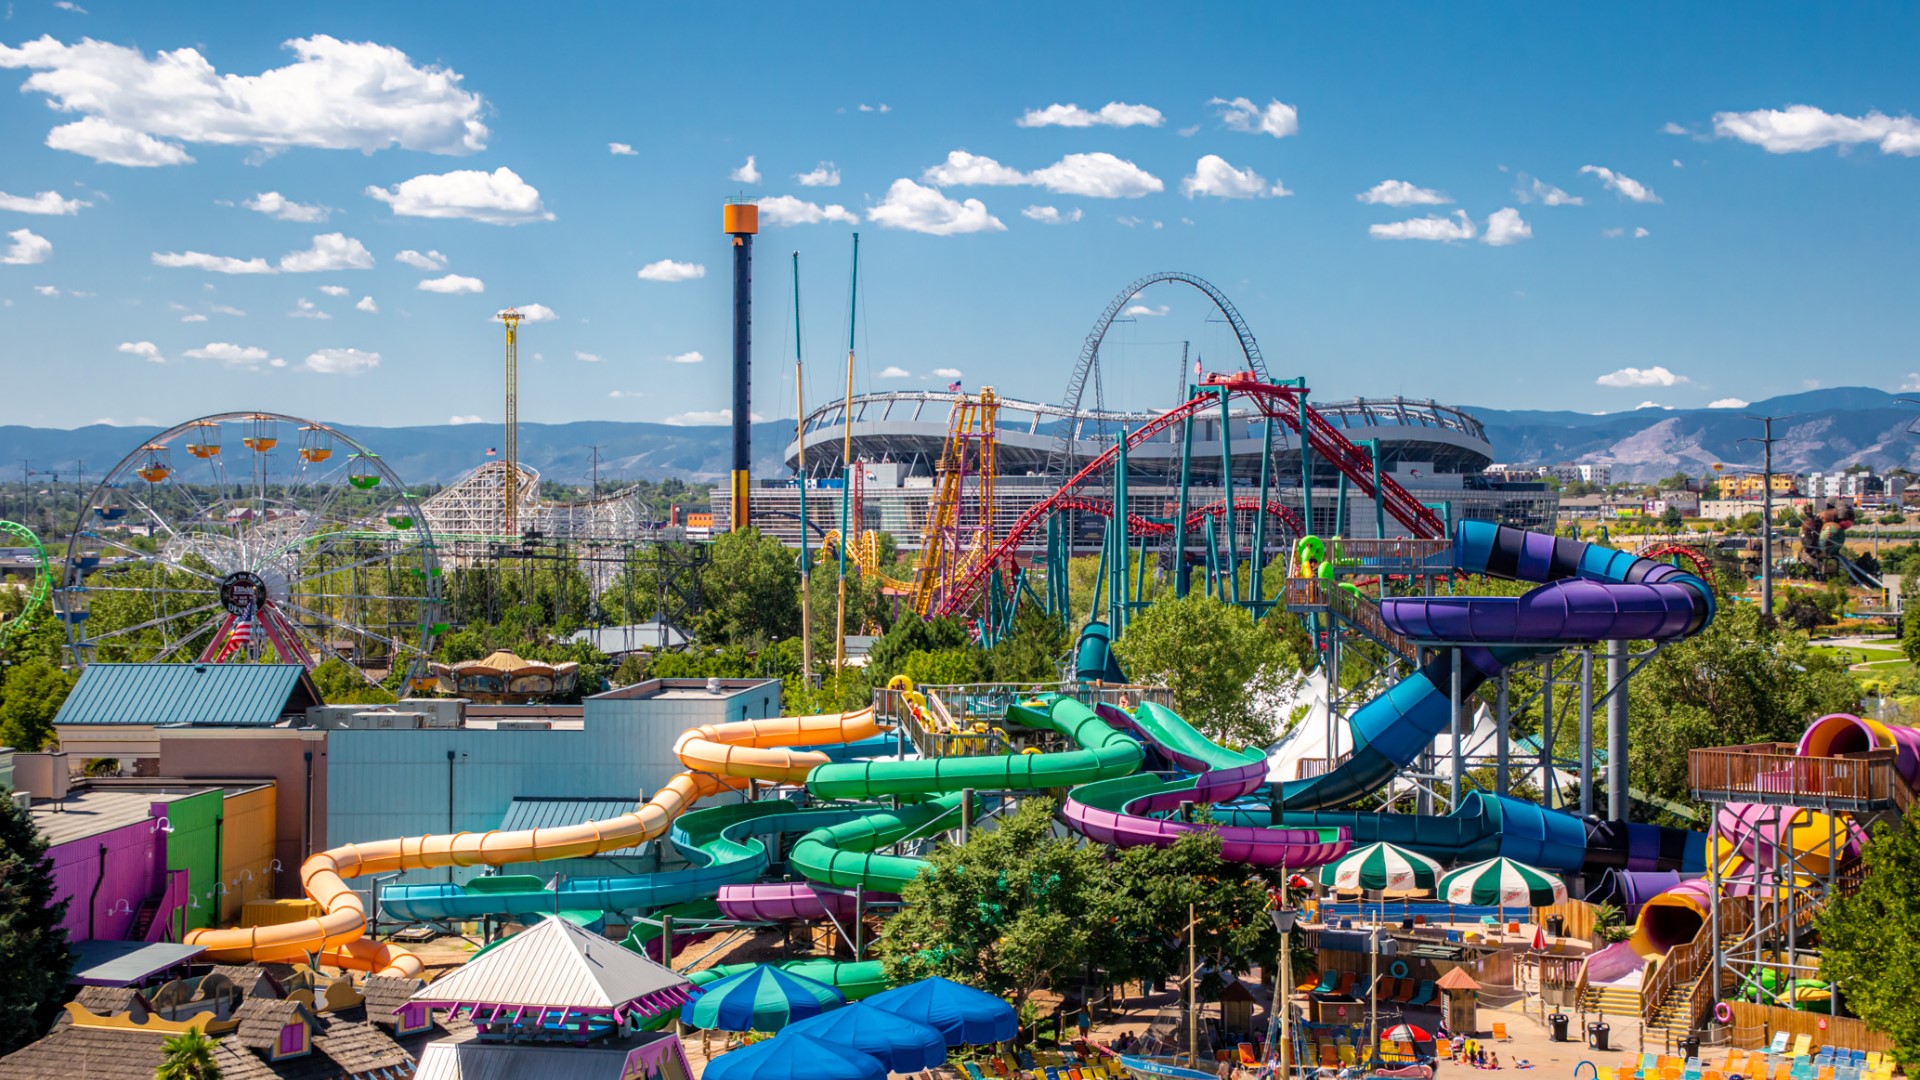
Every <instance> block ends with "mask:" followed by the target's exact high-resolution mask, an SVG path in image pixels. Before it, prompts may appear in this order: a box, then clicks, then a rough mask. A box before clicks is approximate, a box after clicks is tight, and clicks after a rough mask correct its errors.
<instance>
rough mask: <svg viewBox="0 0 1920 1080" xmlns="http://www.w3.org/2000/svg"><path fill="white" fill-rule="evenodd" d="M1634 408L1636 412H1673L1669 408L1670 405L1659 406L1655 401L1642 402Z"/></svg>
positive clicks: (1670, 407) (1671, 407)
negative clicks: (1654, 410)
mask: <svg viewBox="0 0 1920 1080" xmlns="http://www.w3.org/2000/svg"><path fill="white" fill-rule="evenodd" d="M1634 408H1635V409H1636V410H1638V409H1666V410H1667V411H1669V412H1671V411H1673V406H1671V405H1662V404H1660V403H1659V402H1657V401H1643V402H1641V403H1640V404H1638V405H1635V406H1634Z"/></svg>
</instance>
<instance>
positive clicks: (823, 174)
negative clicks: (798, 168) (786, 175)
mask: <svg viewBox="0 0 1920 1080" xmlns="http://www.w3.org/2000/svg"><path fill="white" fill-rule="evenodd" d="M793 178H794V179H795V180H797V181H799V182H800V186H801V187H839V186H840V170H839V169H837V168H835V167H834V164H833V162H831V161H823V162H821V163H820V164H818V165H815V166H814V167H813V171H812V172H803V173H795V174H793Z"/></svg>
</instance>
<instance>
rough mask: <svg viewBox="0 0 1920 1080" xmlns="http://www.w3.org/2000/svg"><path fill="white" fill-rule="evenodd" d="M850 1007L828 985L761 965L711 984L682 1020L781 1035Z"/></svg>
mask: <svg viewBox="0 0 1920 1080" xmlns="http://www.w3.org/2000/svg"><path fill="white" fill-rule="evenodd" d="M846 1003H847V999H846V998H844V997H842V996H841V994H840V991H838V990H836V989H834V988H833V987H831V986H828V985H827V984H826V983H823V982H816V981H815V980H813V979H809V978H807V977H806V976H804V975H795V974H793V973H792V972H788V971H782V970H780V969H779V968H777V967H773V966H771V965H768V964H761V965H758V966H756V967H753V968H749V969H747V970H746V971H742V972H740V973H739V974H738V975H729V976H727V977H726V978H724V979H721V980H720V981H719V982H716V983H712V984H710V985H708V986H707V987H706V988H705V989H704V990H702V991H701V992H700V996H699V997H698V998H696V999H695V1000H694V1002H693V1004H691V1005H688V1006H687V1007H686V1008H684V1009H682V1010H681V1013H680V1018H681V1019H682V1020H684V1021H685V1022H686V1023H688V1024H691V1025H693V1026H694V1027H697V1028H707V1029H709V1030H713V1031H779V1030H780V1029H782V1028H784V1027H786V1026H787V1025H788V1024H791V1023H793V1022H794V1021H796V1020H805V1019H806V1018H808V1017H810V1016H818V1015H819V1014H821V1013H823V1012H826V1011H827V1010H829V1009H837V1008H839V1007H840V1006H842V1005H845V1004H846Z"/></svg>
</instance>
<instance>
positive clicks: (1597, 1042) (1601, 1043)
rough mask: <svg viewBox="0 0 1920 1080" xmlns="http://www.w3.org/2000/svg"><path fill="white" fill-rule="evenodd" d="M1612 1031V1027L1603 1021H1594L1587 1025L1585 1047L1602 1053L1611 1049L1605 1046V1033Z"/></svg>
mask: <svg viewBox="0 0 1920 1080" xmlns="http://www.w3.org/2000/svg"><path fill="white" fill-rule="evenodd" d="M1612 1030H1613V1025H1612V1024H1609V1023H1607V1022H1605V1021H1601V1020H1596V1021H1595V1022H1593V1023H1591V1024H1588V1025H1587V1046H1588V1047H1589V1048H1591V1049H1594V1050H1602V1051H1604V1050H1609V1049H1612V1048H1611V1047H1609V1046H1608V1045H1607V1033H1608V1032H1610V1031H1612Z"/></svg>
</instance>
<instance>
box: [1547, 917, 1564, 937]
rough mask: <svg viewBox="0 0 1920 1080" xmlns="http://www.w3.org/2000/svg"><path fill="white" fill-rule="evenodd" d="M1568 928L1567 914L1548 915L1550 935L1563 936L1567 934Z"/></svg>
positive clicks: (1548, 931)
mask: <svg viewBox="0 0 1920 1080" xmlns="http://www.w3.org/2000/svg"><path fill="white" fill-rule="evenodd" d="M1566 929H1567V919H1566V916H1564V915H1549V916H1547V933H1548V935H1549V936H1552V937H1563V936H1565V934H1566Z"/></svg>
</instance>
